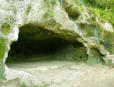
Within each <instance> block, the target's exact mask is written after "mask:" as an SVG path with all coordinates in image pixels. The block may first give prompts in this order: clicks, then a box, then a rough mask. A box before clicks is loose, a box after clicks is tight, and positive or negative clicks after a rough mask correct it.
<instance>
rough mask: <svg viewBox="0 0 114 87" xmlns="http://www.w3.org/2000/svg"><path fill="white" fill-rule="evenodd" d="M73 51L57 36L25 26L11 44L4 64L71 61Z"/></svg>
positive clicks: (39, 28)
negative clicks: (15, 40)
mask: <svg viewBox="0 0 114 87" xmlns="http://www.w3.org/2000/svg"><path fill="white" fill-rule="evenodd" d="M79 45H80V43H77V45H76V46H79ZM73 51H74V47H73V45H72V43H71V42H69V41H66V40H64V39H62V38H60V36H59V35H57V34H54V33H53V32H50V31H48V30H44V29H43V28H41V27H37V26H34V25H25V26H23V27H21V28H20V33H19V39H18V41H17V42H14V43H12V45H11V49H10V51H9V56H8V58H7V60H6V63H9V62H25V61H40V60H56V59H59V60H62V59H70V58H71V59H72V54H73Z"/></svg>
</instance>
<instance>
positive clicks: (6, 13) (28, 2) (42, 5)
mask: <svg viewBox="0 0 114 87" xmlns="http://www.w3.org/2000/svg"><path fill="white" fill-rule="evenodd" d="M63 4H64V5H61V3H60V2H59V1H58V0H0V80H1V79H5V74H4V72H5V60H6V58H7V56H8V51H9V50H10V45H11V43H12V42H13V41H16V40H17V39H18V33H19V30H20V29H23V28H22V27H24V26H26V27H28V29H29V28H30V27H32V26H35V28H33V31H29V30H27V29H26V31H25V32H31V33H32V32H34V31H35V29H39V28H40V29H43V30H44V31H45V30H46V31H49V32H52V33H51V36H56V37H59V38H62V39H65V40H67V41H69V42H75V41H76V42H80V43H81V44H83V47H85V48H86V54H87V55H88V60H87V62H88V63H91V62H94V61H97V62H99V60H103V57H104V56H107V55H110V54H114V46H113V44H114V39H113V36H114V29H113V27H112V25H111V24H110V23H108V22H105V23H103V22H102V21H100V19H99V20H98V19H97V17H96V20H93V19H92V17H93V16H92V13H91V12H89V11H88V10H87V9H86V7H85V6H83V5H82V6H80V7H79V6H77V5H75V4H74V3H73V2H70V0H63ZM37 32H38V31H37ZM37 32H36V33H37ZM37 38H38V39H40V38H42V37H39V36H38V37H37ZM81 49H82V48H81ZM95 54H96V55H97V56H96V55H95ZM96 57H97V59H96ZM91 60H92V61H91ZM105 60H106V59H105ZM105 60H104V61H105Z"/></svg>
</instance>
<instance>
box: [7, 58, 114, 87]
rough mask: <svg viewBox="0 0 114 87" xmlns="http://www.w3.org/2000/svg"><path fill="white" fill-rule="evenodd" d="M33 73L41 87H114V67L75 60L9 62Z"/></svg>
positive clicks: (15, 67) (10, 66)
mask: <svg viewBox="0 0 114 87" xmlns="http://www.w3.org/2000/svg"><path fill="white" fill-rule="evenodd" d="M7 65H8V67H9V68H10V69H13V70H21V71H25V72H27V73H29V74H31V75H33V76H34V77H35V78H36V79H37V81H38V84H39V85H42V86H39V87H114V69H113V68H111V67H108V66H104V65H95V66H91V65H88V64H85V63H76V62H74V61H63V60H51V61H46V60H45V61H29V62H17V63H9V64H7Z"/></svg>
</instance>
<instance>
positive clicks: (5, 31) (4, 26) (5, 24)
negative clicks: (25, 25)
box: [1, 23, 10, 35]
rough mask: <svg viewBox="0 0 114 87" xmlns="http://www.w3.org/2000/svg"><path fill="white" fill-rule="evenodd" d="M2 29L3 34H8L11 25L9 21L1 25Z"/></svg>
mask: <svg viewBox="0 0 114 87" xmlns="http://www.w3.org/2000/svg"><path fill="white" fill-rule="evenodd" d="M1 31H2V33H3V34H5V35H8V34H9V32H10V25H9V24H7V23H4V24H3V25H2V27H1Z"/></svg>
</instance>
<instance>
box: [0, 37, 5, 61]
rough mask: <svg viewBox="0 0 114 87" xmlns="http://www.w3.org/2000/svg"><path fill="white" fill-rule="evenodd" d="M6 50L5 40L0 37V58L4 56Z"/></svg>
mask: <svg viewBox="0 0 114 87" xmlns="http://www.w3.org/2000/svg"><path fill="white" fill-rule="evenodd" d="M5 50H6V40H5V39H0V60H2V58H3V57H4V54H5Z"/></svg>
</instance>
